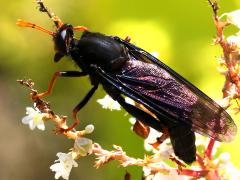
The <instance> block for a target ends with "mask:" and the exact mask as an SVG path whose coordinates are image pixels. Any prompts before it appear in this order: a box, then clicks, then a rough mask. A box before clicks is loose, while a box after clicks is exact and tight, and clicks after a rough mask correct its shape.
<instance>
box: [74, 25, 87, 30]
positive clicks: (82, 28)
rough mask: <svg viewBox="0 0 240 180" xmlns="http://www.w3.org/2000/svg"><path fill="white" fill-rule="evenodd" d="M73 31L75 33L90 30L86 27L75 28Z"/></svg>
mask: <svg viewBox="0 0 240 180" xmlns="http://www.w3.org/2000/svg"><path fill="white" fill-rule="evenodd" d="M73 30H74V31H86V30H88V28H87V27H85V26H75V27H73Z"/></svg>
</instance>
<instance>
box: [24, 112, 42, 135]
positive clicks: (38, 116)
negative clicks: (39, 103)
mask: <svg viewBox="0 0 240 180" xmlns="http://www.w3.org/2000/svg"><path fill="white" fill-rule="evenodd" d="M26 110H27V111H26V114H27V116H25V117H23V118H22V123H23V124H28V125H29V128H30V129H31V130H34V129H35V128H36V127H37V128H38V129H40V130H42V131H44V130H45V125H44V122H43V117H44V116H45V115H46V114H45V113H41V112H40V111H39V110H36V109H34V108H32V107H26Z"/></svg>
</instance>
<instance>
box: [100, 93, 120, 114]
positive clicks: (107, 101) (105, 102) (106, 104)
mask: <svg viewBox="0 0 240 180" xmlns="http://www.w3.org/2000/svg"><path fill="white" fill-rule="evenodd" d="M97 102H98V103H99V104H101V105H102V107H103V108H104V109H110V110H111V111H112V110H118V111H120V110H121V106H120V104H119V103H118V102H117V101H114V100H113V99H112V98H111V97H110V96H109V95H106V96H105V97H104V98H102V99H98V100H97Z"/></svg>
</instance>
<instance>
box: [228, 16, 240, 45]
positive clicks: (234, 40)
mask: <svg viewBox="0 0 240 180" xmlns="http://www.w3.org/2000/svg"><path fill="white" fill-rule="evenodd" d="M239 21H240V20H239ZM227 42H228V44H230V45H231V46H233V47H234V46H236V47H237V48H240V36H235V35H232V36H228V37H227Z"/></svg>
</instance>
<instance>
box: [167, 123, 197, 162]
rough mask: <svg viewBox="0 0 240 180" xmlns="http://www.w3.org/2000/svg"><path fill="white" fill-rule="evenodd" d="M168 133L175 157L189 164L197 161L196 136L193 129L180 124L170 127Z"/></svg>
mask: <svg viewBox="0 0 240 180" xmlns="http://www.w3.org/2000/svg"><path fill="white" fill-rule="evenodd" d="M168 131H169V136H170V140H171V143H172V146H173V150H174V153H175V155H176V156H178V157H179V158H180V159H182V160H183V161H184V162H186V163H188V164H190V163H192V162H193V161H195V160H196V146H195V134H194V132H193V131H192V130H191V127H190V126H186V125H181V124H179V123H178V124H176V125H174V126H171V127H169V130H168Z"/></svg>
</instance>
